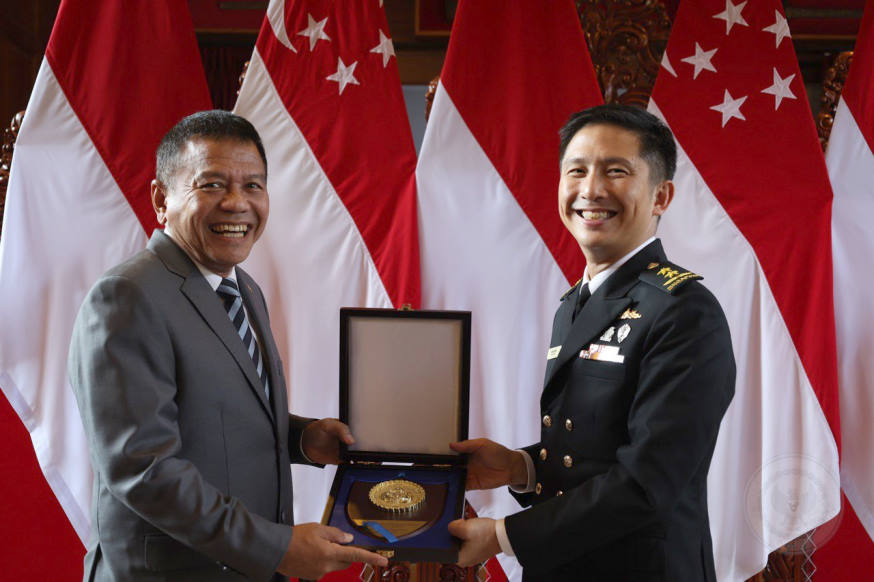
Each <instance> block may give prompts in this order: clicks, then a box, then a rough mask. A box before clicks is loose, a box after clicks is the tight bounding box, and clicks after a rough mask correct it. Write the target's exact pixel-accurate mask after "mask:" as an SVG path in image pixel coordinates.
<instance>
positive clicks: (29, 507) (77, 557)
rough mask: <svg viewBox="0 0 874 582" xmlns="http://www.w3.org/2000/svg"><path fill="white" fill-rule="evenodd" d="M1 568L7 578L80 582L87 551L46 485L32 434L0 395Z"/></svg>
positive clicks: (5, 578) (4, 577)
mask: <svg viewBox="0 0 874 582" xmlns="http://www.w3.org/2000/svg"><path fill="white" fill-rule="evenodd" d="M0 438H2V440H3V451H4V454H3V455H2V456H0V475H3V478H2V479H0V499H2V502H0V538H2V539H3V546H2V549H0V564H3V576H2V578H3V579H4V580H70V581H72V580H81V578H82V556H84V554H85V549H84V548H83V547H82V543H81V542H80V541H79V537H78V536H77V535H76V532H75V530H73V528H72V526H71V525H70V522H69V521H68V520H67V516H66V515H64V511H63V509H61V506H60V504H59V503H58V500H57V499H55V496H54V494H53V493H52V490H51V489H50V488H49V485H48V483H46V480H45V477H43V474H42V471H41V470H40V468H39V464H38V463H37V460H36V455H34V452H33V445H32V444H31V442H30V435H29V434H28V433H27V429H26V428H25V427H24V425H23V424H22V423H21V420H20V419H19V418H18V416H17V415H16V414H15V411H14V410H13V409H12V407H11V406H10V405H9V402H8V401H7V400H6V398H5V397H4V396H3V395H2V394H0Z"/></svg>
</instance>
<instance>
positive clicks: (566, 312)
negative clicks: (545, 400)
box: [543, 284, 580, 386]
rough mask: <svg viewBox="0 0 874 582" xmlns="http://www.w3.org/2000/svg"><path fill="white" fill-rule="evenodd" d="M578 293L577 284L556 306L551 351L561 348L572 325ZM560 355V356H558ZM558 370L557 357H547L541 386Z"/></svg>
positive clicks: (578, 287)
mask: <svg viewBox="0 0 874 582" xmlns="http://www.w3.org/2000/svg"><path fill="white" fill-rule="evenodd" d="M579 293H580V286H579V284H577V287H576V289H574V290H573V291H572V292H571V293H569V294H568V295H567V297H565V298H564V301H562V302H561V304H560V305H559V306H558V311H557V312H556V314H555V321H553V324H552V342H551V343H550V345H549V347H550V349H553V348H555V347H558V346H562V347H563V345H562V344H563V343H564V341H565V340H566V339H567V335H568V332H569V331H570V329H571V325H573V321H572V320H573V314H574V306H575V305H576V304H577V296H578V295H579ZM559 355H560V354H559ZM557 368H558V356H556V357H555V358H551V359H550V358H549V357H548V356H547V360H546V377H545V379H544V381H543V385H544V386H546V385H547V384H548V383H549V380H550V379H551V378H552V375H553V373H554V370H556V369H557Z"/></svg>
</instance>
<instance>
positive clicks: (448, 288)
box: [416, 0, 601, 579]
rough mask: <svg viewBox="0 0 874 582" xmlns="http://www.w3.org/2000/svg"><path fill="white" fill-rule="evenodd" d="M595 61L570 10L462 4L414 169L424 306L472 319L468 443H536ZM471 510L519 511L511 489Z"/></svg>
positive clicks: (492, 1)
mask: <svg viewBox="0 0 874 582" xmlns="http://www.w3.org/2000/svg"><path fill="white" fill-rule="evenodd" d="M588 55H589V53H588V49H587V47H586V42H585V39H584V37H583V31H582V28H581V27H580V23H579V19H578V17H577V14H576V11H575V9H574V3H573V2H571V1H569V0H561V1H553V2H549V3H548V5H547V4H542V3H537V2H519V3H514V4H513V7H512V8H508V7H507V6H506V5H505V3H504V2H501V1H499V0H489V1H485V0H472V1H463V2H460V3H459V7H458V11H457V13H456V15H455V22H454V24H453V28H452V36H451V37H450V40H449V48H448V52H447V55H446V61H445V63H444V66H443V71H442V73H441V77H440V83H439V85H438V87H437V93H436V96H435V98H434V105H433V108H432V110H431V118H430V120H429V121H428V125H427V128H426V131H425V138H424V142H423V144H422V149H421V153H420V156H419V164H418V167H417V169H416V175H417V181H418V188H419V232H420V241H421V246H422V303H423V305H424V306H425V307H427V308H435V309H465V310H471V311H472V312H473V322H472V349H471V355H472V361H471V387H470V435H471V437H480V436H483V437H488V438H491V439H494V440H495V441H497V442H500V443H503V444H505V445H507V446H510V447H519V446H524V445H529V444H531V443H532V442H535V441H537V440H538V439H539V434H540V430H539V424H538V422H539V415H538V413H537V410H538V408H537V407H538V402H539V397H540V392H541V389H542V387H543V370H544V362H545V361H546V351H547V348H548V347H549V333H550V329H551V326H552V318H553V315H554V313H555V309H556V308H557V307H558V304H559V298H560V297H561V295H562V293H564V292H565V291H566V290H567V289H568V287H569V286H570V285H571V284H572V283H573V282H575V281H576V280H577V279H578V278H579V277H580V276H581V275H582V273H583V268H584V266H585V262H584V259H583V256H582V253H581V252H580V249H579V246H578V245H577V243H576V241H575V240H574V239H573V238H572V237H571V235H570V234H569V233H568V232H567V230H566V229H565V228H564V226H563V225H562V223H561V221H560V220H559V217H558V206H557V205H558V202H557V196H558V194H557V193H558V178H559V172H558V129H559V128H560V127H561V126H562V125H563V124H564V122H565V121H566V120H567V118H568V116H569V115H570V114H571V113H573V112H574V111H578V110H580V109H584V108H586V107H589V106H592V105H597V104H599V103H601V95H600V93H599V90H598V83H597V81H596V79H595V74H594V70H593V68H592V65H591V61H590V59H589V56H588ZM469 499H470V500H471V502H472V503H473V506H474V508H475V509H476V511H477V512H478V514H479V515H481V516H487V517H494V518H501V517H504V516H506V515H509V514H511V513H515V512H517V511H518V510H519V505H518V503H517V502H516V501H515V500H513V499H512V498H511V497H510V495H509V494H508V493H507V491H506V488H501V489H496V490H493V491H483V492H473V493H471V494H469ZM499 558H500V559H501V563H502V565H503V567H504V570H505V572H506V573H507V575H508V577H510V578H511V579H518V577H519V574H520V571H521V570H520V567H519V564H518V562H516V560H515V559H511V558H507V557H505V556H504V555H503V554H501V555H500V556H499Z"/></svg>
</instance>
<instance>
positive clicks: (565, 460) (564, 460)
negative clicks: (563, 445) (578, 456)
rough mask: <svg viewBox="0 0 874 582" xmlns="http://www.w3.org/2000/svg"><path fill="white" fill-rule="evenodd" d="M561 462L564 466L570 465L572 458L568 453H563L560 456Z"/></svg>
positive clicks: (572, 461)
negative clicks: (563, 454) (561, 456)
mask: <svg viewBox="0 0 874 582" xmlns="http://www.w3.org/2000/svg"><path fill="white" fill-rule="evenodd" d="M561 462H562V463H563V464H564V466H565V467H570V466H572V465H573V464H574V460H573V458H572V457H571V456H570V455H565V456H564V457H563V458H562V460H561Z"/></svg>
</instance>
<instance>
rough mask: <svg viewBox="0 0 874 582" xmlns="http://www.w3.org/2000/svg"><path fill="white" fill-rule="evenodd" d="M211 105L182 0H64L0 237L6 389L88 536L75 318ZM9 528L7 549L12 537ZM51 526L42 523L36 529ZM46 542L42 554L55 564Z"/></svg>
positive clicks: (50, 477) (143, 224) (145, 222)
mask: <svg viewBox="0 0 874 582" xmlns="http://www.w3.org/2000/svg"><path fill="white" fill-rule="evenodd" d="M209 107H210V98H209V93H208V91H207V86H206V80H205V77H204V74H203V70H202V67H201V64H200V56H199V54H198V51H197V44H196V40H195V37H194V28H193V26H192V24H191V17H190V15H189V13H188V7H187V6H186V3H185V2H184V1H183V0H174V1H172V2H161V3H153V2H144V1H130V2H109V3H95V2H89V1H85V0H81V1H79V0H64V1H63V2H62V3H61V7H60V10H59V11H58V15H57V18H56V20H55V26H54V29H53V31H52V35H51V38H50V39H49V44H48V48H47V49H46V54H45V58H44V59H43V62H42V66H41V67H40V70H39V73H38V75H37V80H36V84H35V86H34V89H33V93H32V95H31V98H30V102H29V103H28V105H27V113H26V115H25V117H24V122H23V124H22V127H21V131H20V133H19V136H18V140H17V142H16V145H15V154H14V157H13V161H12V175H11V177H10V183H9V191H8V195H7V200H6V212H5V216H4V222H3V235H2V239H0V321H2V322H3V325H2V328H0V387H2V389H3V393H4V394H5V396H6V398H7V399H8V401H9V403H10V404H11V405H12V407H13V408H14V410H15V411H16V412H17V413H18V416H19V417H20V418H21V421H22V422H23V423H24V425H25V426H26V427H27V430H28V431H29V432H30V438H31V440H32V442H33V448H34V450H35V451H36V456H37V459H38V460H39V463H40V465H41V467H42V471H43V474H44V475H45V479H46V480H47V481H48V484H49V485H50V486H51V489H52V491H53V492H54V495H55V496H56V497H57V499H58V500H59V501H60V504H61V506H62V507H63V509H64V511H65V513H66V515H67V517H68V518H69V521H70V523H71V524H72V526H73V528H74V529H75V531H76V533H77V534H78V536H79V538H80V539H81V540H82V541H83V542H84V541H87V538H88V535H89V529H90V524H89V520H90V515H91V514H90V504H91V473H90V463H89V457H88V449H87V444H86V440H85V435H84V433H83V430H82V424H81V421H80V419H79V412H78V408H77V406H76V401H75V399H74V397H73V393H72V391H71V389H70V387H69V384H68V382H67V351H68V348H69V343H70V335H71V332H72V327H73V321H74V319H75V316H76V313H77V311H78V309H79V305H80V304H81V302H82V299H83V298H84V296H85V293H86V292H87V291H88V289H89V288H90V287H91V285H92V283H93V282H94V281H95V280H96V279H97V277H98V276H99V275H101V274H102V273H103V272H104V271H105V270H106V269H108V268H109V267H111V266H113V265H115V264H117V263H119V262H121V261H122V260H124V259H125V258H127V257H128V256H130V255H131V254H133V253H134V252H136V251H138V250H140V249H141V248H143V247H144V246H145V243H146V240H147V236H148V235H149V234H150V233H151V231H152V229H153V227H155V226H156V222H155V216H154V212H153V211H152V207H151V202H150V201H149V182H150V180H151V179H152V178H153V177H154V159H155V148H156V147H157V145H158V141H159V140H160V138H161V136H162V135H163V134H164V132H166V131H167V130H168V129H169V128H170V127H171V126H172V125H173V124H174V123H176V121H178V120H179V119H180V118H181V117H183V116H184V115H187V114H189V113H192V112H193V111H196V110H198V109H208V108H209ZM11 429H12V427H4V428H3V429H2V430H3V431H6V430H11ZM29 486H30V485H29V484H28V483H16V487H18V488H24V487H29ZM34 501H36V500H34ZM6 527H7V523H6V522H4V523H2V524H0V537H2V539H4V540H5V541H4V550H2V552H3V553H5V552H6V551H9V549H10V544H14V543H15V541H14V540H16V532H15V531H3V529H5V528H6ZM52 530H53V526H52V524H44V529H43V532H44V535H50V532H51V531H52ZM46 532H49V533H48V534H47V533H46ZM13 547H14V546H13ZM26 550H27V549H26V548H20V551H26ZM52 550H53V551H51V552H48V553H46V552H39V556H40V557H39V558H38V559H39V560H47V561H49V563H51V562H52V560H54V559H55V558H54V557H53V556H54V555H55V551H54V550H55V549H54V548H52ZM78 551H80V552H81V548H79V549H78ZM31 558H32V560H21V555H16V556H10V557H9V559H3V560H0V562H2V563H3V564H18V563H29V562H32V561H33V559H37V558H36V556H35V555H31ZM63 571H64V570H61V572H63ZM56 573H57V572H56ZM5 574H6V575H9V572H6V573H5ZM29 577H30V575H28V574H27V573H23V576H22V579H28V578H29Z"/></svg>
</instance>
